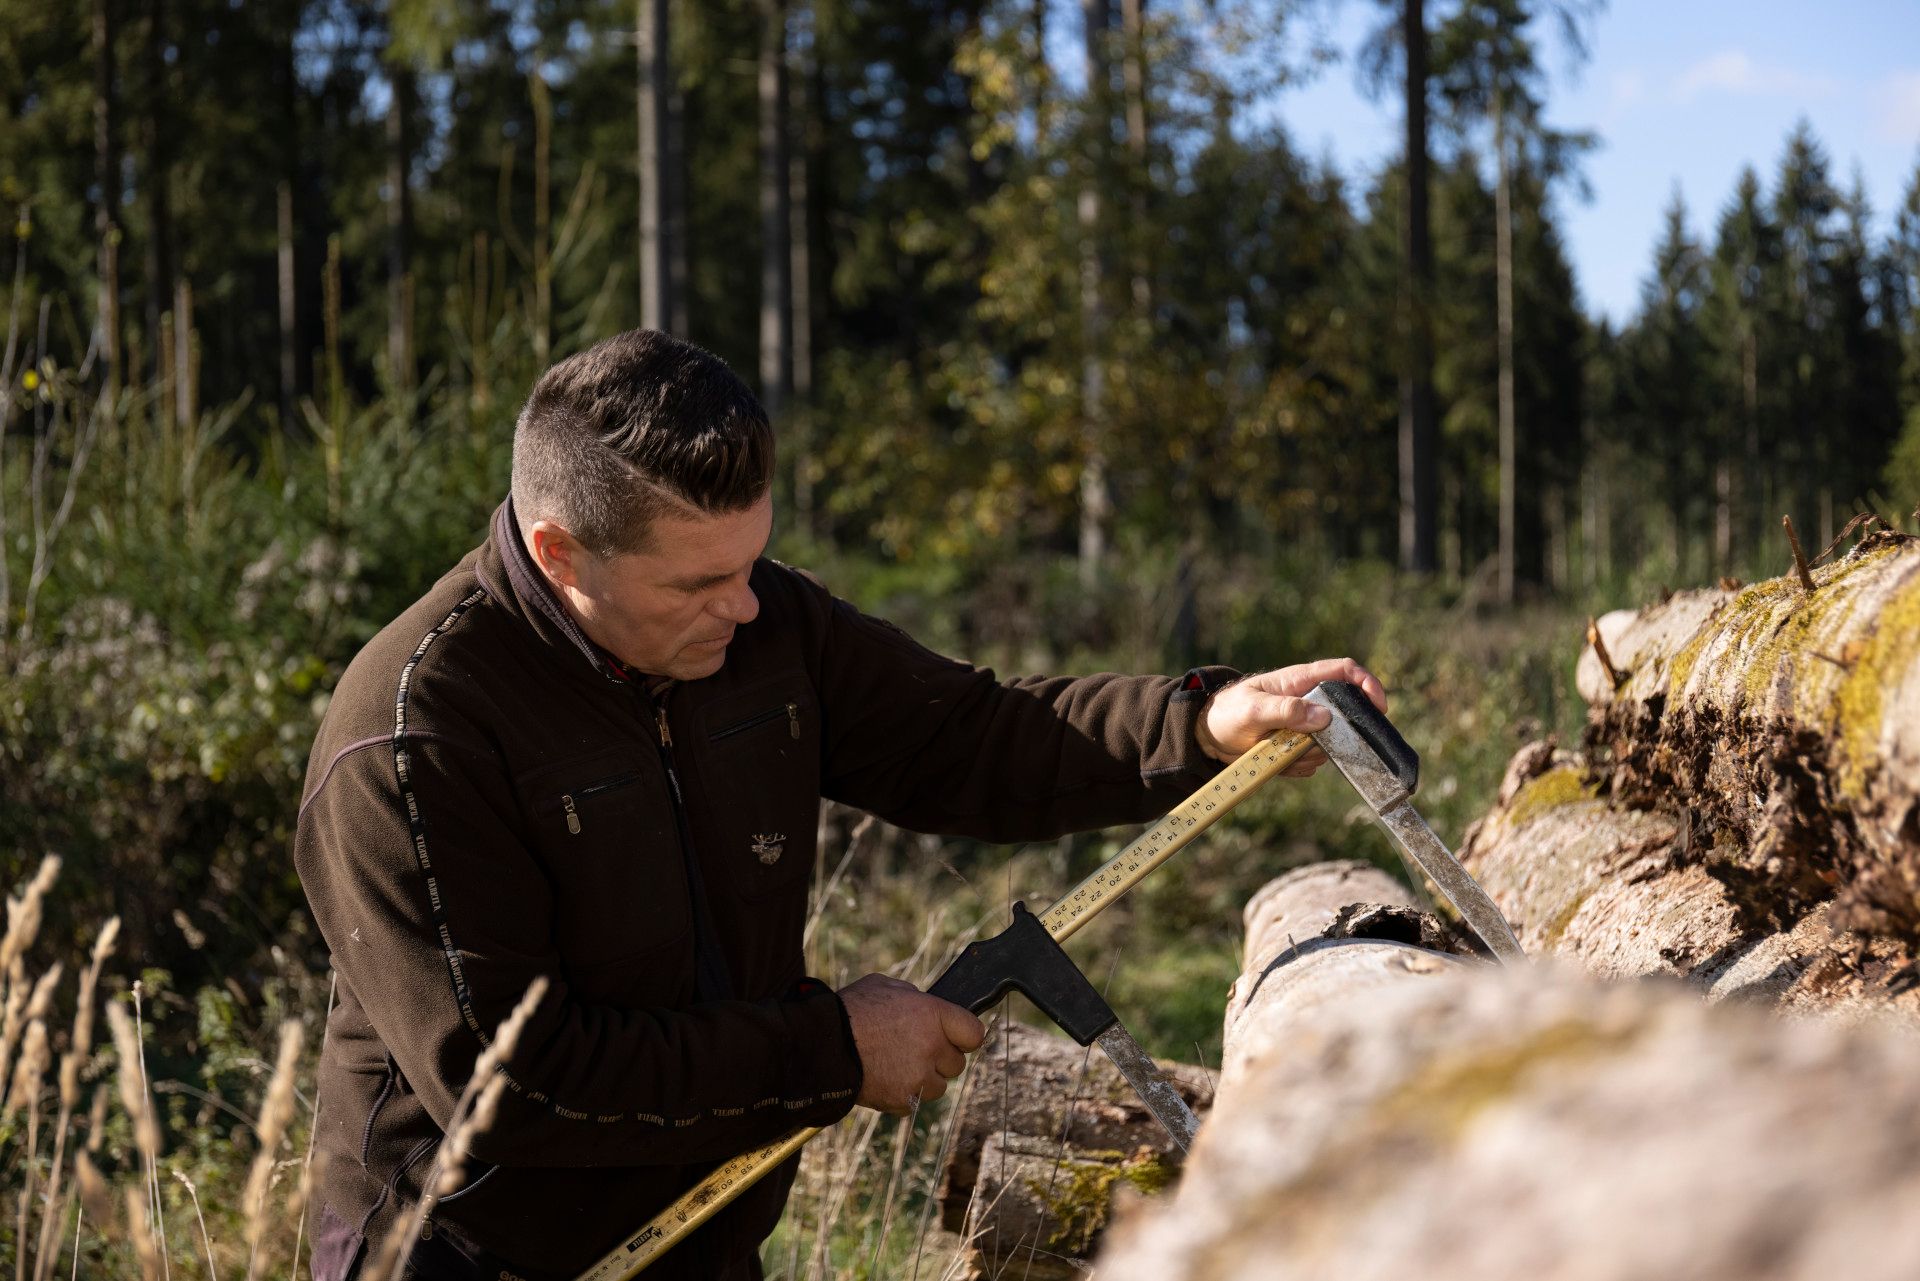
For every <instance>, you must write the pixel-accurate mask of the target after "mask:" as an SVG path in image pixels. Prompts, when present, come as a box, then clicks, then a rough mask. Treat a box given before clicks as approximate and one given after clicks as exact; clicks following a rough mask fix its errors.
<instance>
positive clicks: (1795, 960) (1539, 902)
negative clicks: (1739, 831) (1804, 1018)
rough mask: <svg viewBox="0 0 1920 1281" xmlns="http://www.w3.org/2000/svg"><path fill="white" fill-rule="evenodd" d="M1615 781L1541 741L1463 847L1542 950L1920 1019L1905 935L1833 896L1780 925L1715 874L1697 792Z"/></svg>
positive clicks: (1834, 1009)
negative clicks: (1884, 933) (1640, 788)
mask: <svg viewBox="0 0 1920 1281" xmlns="http://www.w3.org/2000/svg"><path fill="white" fill-rule="evenodd" d="M1604 786H1605V778H1604V775H1603V774H1600V773H1599V772H1598V771H1596V770H1593V769H1591V768H1590V767H1589V766H1588V765H1587V764H1586V762H1585V758H1583V757H1582V756H1580V755H1578V754H1574V753H1567V752H1555V751H1553V749H1552V748H1551V747H1549V746H1548V745H1546V744H1534V745H1533V746H1532V747H1529V748H1527V749H1524V750H1522V751H1521V753H1520V754H1519V755H1517V756H1516V757H1515V758H1514V760H1513V762H1512V764H1511V765H1510V766H1509V767H1508V771H1507V777H1506V781H1505V782H1504V783H1503V785H1502V787H1501V791H1500V798H1499V804H1498V805H1496V806H1495V808H1494V809H1493V811H1492V812H1491V813H1490V814H1488V815H1487V817H1486V818H1484V819H1483V820H1481V821H1480V822H1479V823H1477V824H1476V825H1474V827H1473V828H1472V829H1470V831H1469V833H1468V837H1467V840H1466V842H1465V843H1464V844H1463V846H1462V847H1461V861H1462V862H1463V863H1464V864H1465V865H1466V866H1467V868H1468V870H1470V871H1471V872H1472V873H1473V874H1474V875H1475V876H1476V877H1477V878H1479V880H1480V882H1481V884H1482V885H1484V886H1485V887H1486V889H1487V892H1488V893H1489V894H1491V895H1492V896H1493V899H1494V901H1495V902H1496V903H1498V904H1499V905H1500V908H1501V910H1502V911H1503V912H1504V913H1505V914H1506V916H1507V919H1508V920H1509V921H1510V922H1511V923H1512V924H1513V927H1514V930H1515V932H1516V933H1517V934H1518V936H1519V939H1520V944H1521V946H1522V947H1523V948H1525V949H1526V950H1527V952H1528V953H1529V954H1530V955H1534V956H1558V957H1562V958H1565V959H1568V960H1570V961H1572V962H1574V963H1576V964H1578V965H1579V966H1581V967H1582V968H1584V969H1585V970H1587V971H1588V972H1589V973H1591V974H1593V975H1595V976H1597V977H1600V978H1608V979H1623V978H1637V977H1640V976H1643V975H1655V974H1659V975H1671V976H1673V977H1675V978H1679V979H1682V980H1684V981H1686V982H1687V983H1689V984H1691V985H1693V986H1694V987H1696V988H1697V989H1699V990H1700V991H1701V992H1702V993H1703V994H1705V995H1707V996H1708V997H1710V998H1712V999H1715V1000H1720V999H1735V1000H1745V1001H1753V1002H1760V1003H1765V1004H1771V1005H1778V1006H1781V1007H1785V1008H1789V1009H1795V1010H1801V1011H1807V1012H1818V1013H1822V1014H1826V1015H1831V1016H1837V1017H1845V1018H1861V1017H1879V1016H1887V1017H1896V1018H1904V1019H1907V1020H1909V1021H1912V1022H1916V1023H1920V985H1916V983H1915V981H1914V980H1915V978H1916V977H1920V976H1917V975H1916V972H1915V970H1914V969H1913V965H1912V954H1911V952H1910V950H1909V949H1908V947H1907V946H1906V945H1905V944H1903V943H1901V942H1899V941H1897V940H1892V939H1886V938H1878V939H1861V938H1858V937H1857V936H1854V935H1853V934H1851V933H1850V932H1848V931H1846V930H1844V929H1840V928H1837V926H1836V924H1835V916H1836V912H1835V905H1834V904H1833V903H1832V902H1828V903H1823V904H1820V905H1818V906H1815V907H1814V908H1812V909H1811V910H1810V911H1805V912H1804V913H1803V914H1801V915H1799V916H1798V919H1796V920H1794V921H1793V923H1792V924H1791V925H1790V926H1788V927H1787V928H1785V929H1776V928H1773V927H1772V926H1771V925H1770V924H1769V923H1768V922H1766V921H1764V920H1759V919H1756V917H1755V915H1754V914H1753V913H1751V912H1747V911H1743V910H1742V909H1741V907H1740V906H1739V904H1738V902H1737V901H1736V899H1735V898H1734V896H1733V895H1732V894H1731V893H1730V892H1729V890H1728V887H1727V885H1726V883H1725V882H1724V881H1723V880H1721V879H1720V878H1719V877H1717V876H1716V875H1715V874H1714V869H1713V868H1712V866H1711V864H1710V862H1709V860H1710V858H1711V857H1712V850H1711V847H1710V844H1709V843H1710V842H1711V841H1712V840H1713V839H1714V838H1713V837H1712V836H1710V835H1708V834H1707V833H1706V830H1705V828H1706V824H1705V823H1704V822H1702V821H1700V820H1696V819H1694V818H1692V817H1691V816H1690V812H1689V811H1688V809H1687V808H1686V798H1685V796H1684V795H1680V794H1676V795H1675V796H1674V797H1673V798H1672V800H1673V804H1672V807H1671V808H1650V809H1643V808H1636V807H1634V806H1632V805H1629V804H1626V803H1624V802H1621V801H1619V800H1615V799H1612V798H1610V797H1608V796H1606V795H1604V794H1603V788H1604ZM1723 839H1724V838H1723Z"/></svg>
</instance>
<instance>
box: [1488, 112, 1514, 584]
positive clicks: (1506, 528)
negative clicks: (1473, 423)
mask: <svg viewBox="0 0 1920 1281" xmlns="http://www.w3.org/2000/svg"><path fill="white" fill-rule="evenodd" d="M1493 150H1494V157H1495V164H1494V184H1493V279H1494V295H1495V297H1494V301H1495V309H1496V312H1497V321H1496V324H1497V327H1498V330H1499V334H1498V338H1499V365H1500V369H1499V379H1498V398H1499V417H1500V557H1499V593H1500V603H1501V604H1503V605H1511V604H1512V603H1513V592H1514V578H1515V562H1516V558H1517V556H1518V553H1519V545H1518V538H1519V531H1518V529H1517V527H1516V524H1515V497H1516V495H1515V490H1516V489H1517V487H1518V485H1519V467H1518V460H1519V443H1518V428H1517V426H1516V424H1515V422H1514V414H1515V410H1514V403H1513V401H1514V390H1513V172H1512V163H1511V160H1510V158H1509V157H1508V155H1507V112H1506V104H1505V101H1504V99H1503V98H1502V96H1501V94H1500V91H1499V90H1498V89H1497V88H1496V89H1495V90H1494V94H1493Z"/></svg>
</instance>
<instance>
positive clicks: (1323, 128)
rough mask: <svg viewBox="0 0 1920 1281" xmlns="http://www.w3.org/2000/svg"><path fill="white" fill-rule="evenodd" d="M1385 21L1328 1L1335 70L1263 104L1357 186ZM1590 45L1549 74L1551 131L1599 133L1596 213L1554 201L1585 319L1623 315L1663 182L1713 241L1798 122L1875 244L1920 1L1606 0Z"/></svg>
mask: <svg viewBox="0 0 1920 1281" xmlns="http://www.w3.org/2000/svg"><path fill="white" fill-rule="evenodd" d="M1439 7H1440V6H1439V5H1430V8H1439ZM1380 12H1381V10H1380V8H1379V6H1377V5H1376V4H1374V3H1371V2H1370V0H1340V3H1339V4H1338V5H1337V7H1334V8H1332V9H1331V10H1330V11H1329V16H1328V18H1327V19H1325V22H1326V31H1327V34H1328V36H1329V37H1330V39H1331V41H1332V43H1333V45H1334V46H1335V47H1336V48H1338V49H1339V50H1340V51H1341V53H1342V54H1343V55H1344V57H1343V60H1342V61H1341V62H1339V63H1337V64H1335V65H1333V66H1331V67H1329V68H1327V69H1326V70H1324V71H1322V72H1321V73H1320V74H1319V76H1318V78H1317V79H1316V80H1314V81H1313V82H1311V83H1309V84H1306V85H1304V86H1301V87H1298V88H1292V89H1288V90H1286V91H1285V92H1283V93H1282V94H1281V95H1280V96H1279V97H1278V98H1277V99H1276V100H1275V102H1274V104H1273V106H1274V111H1275V114H1277V115H1278V116H1279V117H1280V119H1281V120H1282V121H1283V122H1284V123H1285V125H1286V126H1287V128H1288V130H1289V131H1290V132H1291V133H1292V134H1293V137H1294V140H1295V143H1296V144H1297V145H1298V146H1299V147H1300V148H1301V149H1302V150H1303V151H1305V152H1307V153H1308V154H1311V155H1318V156H1329V157H1331V158H1332V160H1333V161H1334V163H1335V164H1336V165H1338V166H1339V168H1340V169H1341V170H1342V171H1343V172H1345V173H1347V174H1349V175H1351V176H1354V177H1356V178H1363V177H1364V176H1365V175H1366V174H1368V173H1369V172H1371V171H1372V170H1374V169H1375V168H1377V167H1378V166H1379V165H1380V164H1382V163H1383V162H1385V161H1388V160H1391V159H1392V158H1394V157H1395V156H1396V155H1397V154H1398V152H1399V149H1400V142H1399V136H1398V135H1399V128H1400V124H1399V110H1398V107H1397V106H1396V105H1395V104H1394V103H1392V102H1382V103H1373V102H1369V101H1368V100H1367V98H1366V97H1365V96H1364V95H1363V94H1362V93H1361V92H1360V91H1359V89H1358V87H1357V80H1356V75H1355V71H1354V65H1353V62H1352V56H1351V55H1352V51H1353V50H1354V49H1355V48H1356V46H1357V45H1358V44H1359V43H1360V41H1361V39H1362V37H1363V36H1364V35H1365V33H1366V31H1367V29H1368V28H1369V26H1370V25H1373V24H1376V23H1377V22H1378V21H1379V14H1380ZM1591 46H1592V48H1591V54H1592V56H1591V59H1590V60H1589V61H1588V62H1587V63H1586V64H1585V65H1584V66H1583V67H1581V68H1579V69H1578V70H1577V71H1571V70H1569V67H1568V64H1567V59H1566V57H1565V56H1564V53H1563V51H1562V50H1561V49H1559V48H1558V47H1557V46H1552V45H1550V46H1549V51H1548V54H1547V58H1546V65H1547V67H1548V69H1549V71H1550V73H1551V77H1552V87H1551V89H1550V96H1549V102H1548V106H1549V111H1548V119H1549V121H1550V122H1551V123H1553V124H1555V125H1558V126H1560V127H1562V128H1567V129H1590V130H1593V131H1594V132H1596V133H1598V134H1599V135H1600V144H1601V145H1600V147H1599V149H1598V150H1597V151H1595V152H1593V153H1591V154H1590V155H1589V156H1588V157H1587V161H1586V165H1585V172H1586V175H1587V177H1588V179H1589V180H1590V182H1591V183H1592V185H1593V189H1594V199H1593V201H1592V203H1591V204H1581V203H1580V202H1579V201H1578V200H1577V199H1576V198H1575V197H1573V196H1572V195H1571V193H1569V194H1567V195H1564V196H1563V197H1562V198H1561V221H1562V225H1563V227H1564V229H1565V233H1566V238H1567V242H1568V248H1569V251H1570V252H1571V254H1572V257H1573V262H1574V267H1575V270H1576V273H1577V275H1578V278H1579V282H1580V290H1581V297H1582V301H1583V303H1584V304H1585V306H1586V309H1587V310H1588V311H1589V312H1591V313H1593V314H1596V315H1600V314H1604V315H1607V316H1610V317H1612V318H1613V319H1615V320H1616V321H1619V320H1624V319H1626V318H1627V317H1629V316H1630V315H1632V313H1633V312H1634V310H1635V309H1636V307H1637V305H1638V298H1639V290H1640V285H1641V282H1642V281H1643V280H1644V278H1645V277H1646V275H1647V271H1648V264H1649V262H1650V261H1651V257H1652V250H1653V243H1654V240H1655V238H1656V237H1657V236H1658V234H1659V231H1660V224H1661V217H1662V213H1663V211H1664V210H1665V208H1666V205H1667V202H1668V201H1669V200H1670V199H1671V197H1672V194H1673V192H1674V190H1675V188H1676V187H1678V189H1679V190H1680V192H1681V194H1682V196H1683V197H1684V198H1685V200H1686V204H1687V209H1688V220H1689V222H1690V224H1691V225H1692V227H1693V229H1694V232H1695V234H1696V235H1699V236H1702V237H1703V238H1707V237H1710V236H1711V234H1712V230H1713V225H1714V222H1715V220H1716V219H1717V217H1718V214H1719V210H1720V207H1721V206H1722V204H1723V203H1724V202H1725V201H1726V200H1727V198H1728V197H1729V196H1730V195H1731V193H1732V191H1733V184H1734V180H1735V178H1736V177H1737V176H1738V174H1739V172H1740V170H1741V168H1742V167H1743V166H1745V165H1748V164H1751V165H1753V166H1754V168H1755V169H1756V170H1757V171H1758V172H1759V174H1760V176H1761V179H1762V181H1763V182H1764V183H1765V184H1766V185H1767V186H1768V188H1769V189H1770V188H1771V186H1772V178H1773V173H1774V170H1775V168H1776V167H1777V166H1778V164H1779V160H1780V155H1781V151H1782V149H1783V146H1784V144H1785V140H1786V136H1787V134H1788V132H1789V131H1790V130H1791V129H1792V128H1793V126H1794V123H1795V122H1796V121H1798V120H1799V119H1801V118H1802V117H1804V118H1806V119H1807V120H1809V121H1810V122H1811V123H1812V125H1813V130H1814V133H1815V135H1816V136H1817V137H1818V138H1819V139H1820V141H1821V142H1822V143H1824V144H1825V146H1826V148H1827V152H1828V154H1829V156H1830V157H1831V159H1832V161H1833V167H1834V173H1835V176H1836V178H1837V179H1838V180H1839V181H1840V184H1841V186H1842V187H1843V188H1845V187H1846V186H1848V185H1849V184H1850V183H1851V181H1852V175H1853V173H1854V172H1855V169H1856V167H1857V168H1858V171H1859V173H1860V176H1861V178H1862V180H1863V181H1864V183H1865V185H1866V191H1867V196H1868V200H1869V202H1870V203H1871V205H1872V207H1873V209H1874V212H1875V231H1876V234H1883V233H1884V232H1885V230H1886V228H1887V227H1888V226H1889V225H1890V223H1891V216H1892V211H1893V208H1894V206H1895V205H1896V204H1897V203H1898V202H1899V201H1900V199H1901V197H1902V195H1903V194H1904V192H1905V191H1906V189H1907V185H1908V184H1909V183H1910V182H1911V181H1912V179H1913V174H1914V170H1915V167H1916V165H1920V0H1798V2H1795V0H1612V3H1611V4H1610V5H1609V7H1608V8H1607V10H1606V11H1605V12H1604V13H1602V14H1601V15H1600V17H1599V19H1598V21H1597V22H1595V23H1594V24H1593V31H1592V40H1591Z"/></svg>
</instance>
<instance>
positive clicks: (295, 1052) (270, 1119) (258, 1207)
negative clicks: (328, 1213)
mask: <svg viewBox="0 0 1920 1281" xmlns="http://www.w3.org/2000/svg"><path fill="white" fill-rule="evenodd" d="M300 1042H301V1036H300V1023H299V1020H297V1019H288V1020H287V1021H286V1022H285V1023H282V1024H281V1025H280V1053H279V1056H278V1057H277V1058H276V1059H275V1060H274V1065H273V1077H272V1079H271V1080H269V1081H268V1083H267V1098H266V1102H265V1103H264V1104H263V1105H262V1107H261V1109H260V1125H259V1127H258V1131H257V1132H258V1134H259V1137H260V1151H259V1152H257V1153H256V1154H255V1155H254V1158H253V1168H252V1169H250V1170H249V1171H248V1172H247V1186H246V1191H245V1192H244V1193H243V1194H242V1197H241V1205H242V1207H243V1209H244V1212H245V1214H246V1216H247V1228H246V1242H247V1281H253V1275H254V1268H255V1266H256V1265H257V1264H258V1262H259V1259H260V1241H261V1238H262V1237H264V1236H265V1235H266V1232H267V1228H268V1226H269V1217H268V1215H267V1213H266V1208H267V1188H268V1184H269V1182H270V1180H271V1179H272V1177H273V1169H274V1155H275V1153H277V1152H278V1151H279V1150H280V1140H281V1138H282V1137H283V1136H284V1135H285V1134H286V1130H287V1123H288V1122H290V1121H291V1120H293V1078H294V1073H295V1071H296V1070H297V1069H298V1068H299V1065H300Z"/></svg>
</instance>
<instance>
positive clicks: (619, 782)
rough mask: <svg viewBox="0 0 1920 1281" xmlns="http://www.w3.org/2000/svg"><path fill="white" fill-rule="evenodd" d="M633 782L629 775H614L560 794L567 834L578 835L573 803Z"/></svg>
mask: <svg viewBox="0 0 1920 1281" xmlns="http://www.w3.org/2000/svg"><path fill="white" fill-rule="evenodd" d="M633 781H634V776H633V775H632V774H631V773H628V774H615V775H613V776H612V777H610V778H603V779H599V780H597V781H595V782H592V783H588V784H587V785H586V786H585V787H581V788H577V789H576V790H574V791H571V792H567V793H564V794H562V796H561V797H560V805H561V807H562V808H563V809H565V810H566V812H567V831H568V833H569V834H571V835H573V836H578V835H580V815H579V813H578V811H576V810H575V809H574V803H575V802H576V801H584V800H586V799H587V798H588V797H589V796H598V795H600V793H602V792H611V791H615V790H617V789H619V788H622V787H626V786H627V785H628V784H630V783H632V782H633Z"/></svg>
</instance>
